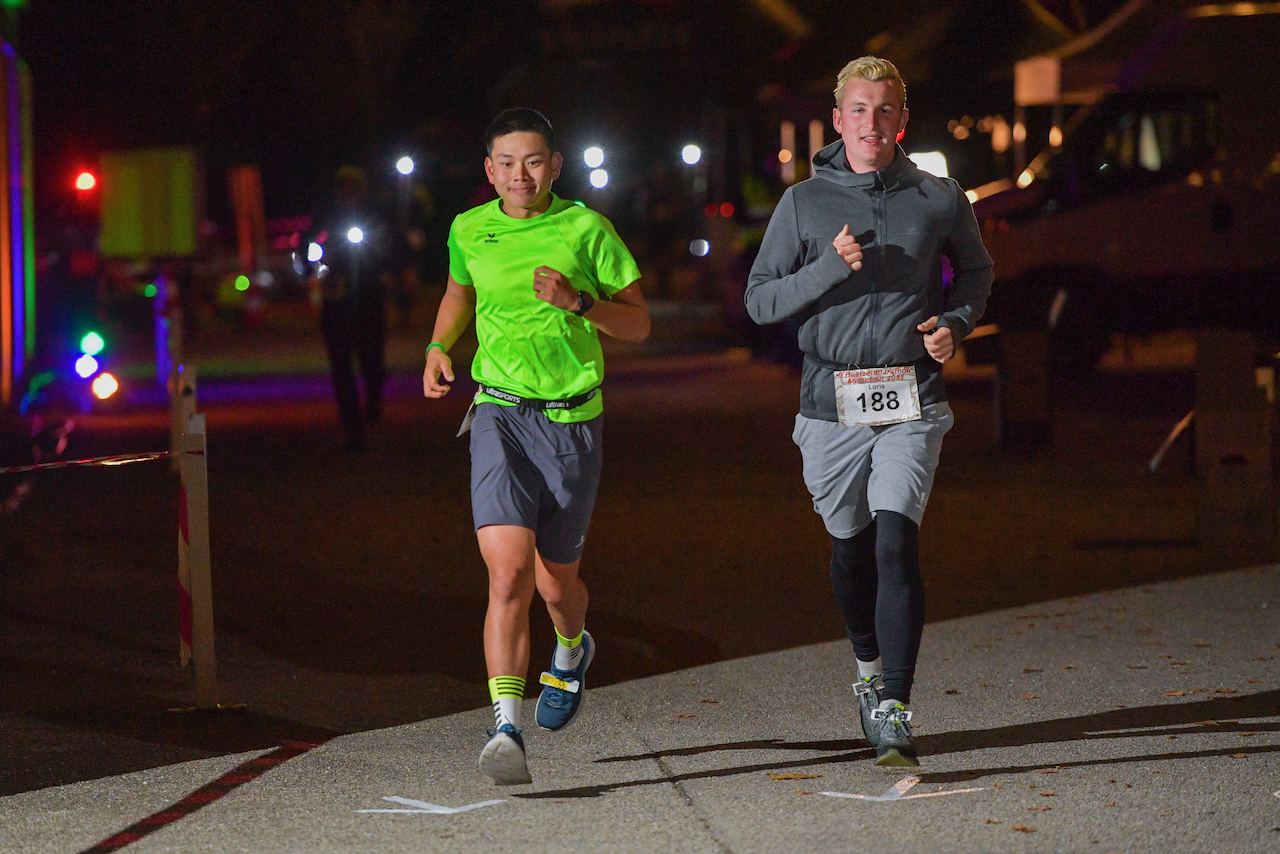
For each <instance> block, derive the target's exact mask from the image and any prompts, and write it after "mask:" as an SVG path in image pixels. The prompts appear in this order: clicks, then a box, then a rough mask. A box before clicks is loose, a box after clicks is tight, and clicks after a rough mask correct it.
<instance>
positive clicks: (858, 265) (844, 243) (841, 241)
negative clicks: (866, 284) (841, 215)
mask: <svg viewBox="0 0 1280 854" xmlns="http://www.w3.org/2000/svg"><path fill="white" fill-rule="evenodd" d="M831 245H832V246H834V247H835V248H836V254H837V255H839V256H840V257H841V258H842V259H843V260H844V262H845V263H846V264H848V265H849V269H850V270H861V269H862V246H861V245H860V244H859V243H858V241H857V239H856V238H855V237H854V236H853V235H852V234H850V233H849V226H848V224H847V223H846V224H845V227H844V228H842V229H840V233H839V234H837V235H836V239H835V240H833V241H831Z"/></svg>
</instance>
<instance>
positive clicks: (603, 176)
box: [591, 169, 609, 190]
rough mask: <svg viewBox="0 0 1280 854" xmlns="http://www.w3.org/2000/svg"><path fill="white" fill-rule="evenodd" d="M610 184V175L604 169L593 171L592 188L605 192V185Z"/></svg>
mask: <svg viewBox="0 0 1280 854" xmlns="http://www.w3.org/2000/svg"><path fill="white" fill-rule="evenodd" d="M608 183H609V173H608V172H606V171H604V170H603V169H592V170H591V186H593V187H595V188H596V189H597V190H603V189H604V188H605V185H607V184H608Z"/></svg>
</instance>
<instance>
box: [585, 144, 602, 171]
mask: <svg viewBox="0 0 1280 854" xmlns="http://www.w3.org/2000/svg"><path fill="white" fill-rule="evenodd" d="M582 162H583V163H585V164H587V168H588V169H599V168H600V167H601V166H603V165H604V149H603V148H601V147H600V146H598V145H593V146H591V147H590V148H588V149H587V150H586V151H584V152H582Z"/></svg>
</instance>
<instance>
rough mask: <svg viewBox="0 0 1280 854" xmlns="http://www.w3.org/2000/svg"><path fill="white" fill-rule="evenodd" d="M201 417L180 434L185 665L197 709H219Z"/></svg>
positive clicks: (193, 417)
mask: <svg viewBox="0 0 1280 854" xmlns="http://www.w3.org/2000/svg"><path fill="white" fill-rule="evenodd" d="M206 448H207V442H206V434H205V420H204V415H203V414H196V415H191V416H190V417H189V418H188V419H187V422H186V431H185V432H184V433H183V434H182V455H181V460H182V463H181V467H182V502H181V507H180V511H179V520H178V521H179V536H178V581H179V584H180V585H181V586H182V590H181V594H180V595H181V602H180V605H179V610H180V614H181V623H182V625H181V635H182V639H181V651H182V663H183V664H184V665H185V664H186V663H187V662H188V661H190V660H193V659H194V661H195V676H196V708H199V709H215V708H217V707H218V700H217V693H218V675H217V662H216V661H215V659H214V648H213V647H214V636H213V580H212V577H211V575H210V566H209V469H208V464H207V460H206V457H205V451H206Z"/></svg>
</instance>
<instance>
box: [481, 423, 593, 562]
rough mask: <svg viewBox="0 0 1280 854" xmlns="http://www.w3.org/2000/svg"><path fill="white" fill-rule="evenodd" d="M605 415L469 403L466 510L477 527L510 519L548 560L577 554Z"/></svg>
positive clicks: (586, 519)
mask: <svg viewBox="0 0 1280 854" xmlns="http://www.w3.org/2000/svg"><path fill="white" fill-rule="evenodd" d="M603 423H604V416H602V415H601V416H597V417H595V418H592V419H591V420H590V421H581V422H579V423H577V424H560V423H558V422H555V421H552V420H551V419H549V418H547V416H546V415H544V414H542V413H541V412H538V411H536V410H530V409H521V408H519V407H516V406H502V405H501V404H497V403H481V404H478V405H477V406H476V411H475V420H474V421H473V422H472V424H471V513H472V516H473V518H474V520H475V527H476V530H477V531H478V530H480V529H481V528H483V527H484V526H485V525H516V526H519V527H521V528H528V529H529V530H531V531H533V532H534V533H535V534H536V535H537V546H538V553H539V554H540V555H542V556H543V557H544V558H546V559H547V560H549V561H552V562H554V563H573V562H574V561H576V560H577V559H578V558H579V557H581V556H582V547H583V544H584V543H586V540H587V526H588V525H589V524H590V523H591V511H592V510H593V509H595V504H596V491H597V490H598V489H599V487H600V467H601V462H602V460H603V453H602V448H601V441H600V440H601V430H602V427H603Z"/></svg>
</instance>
